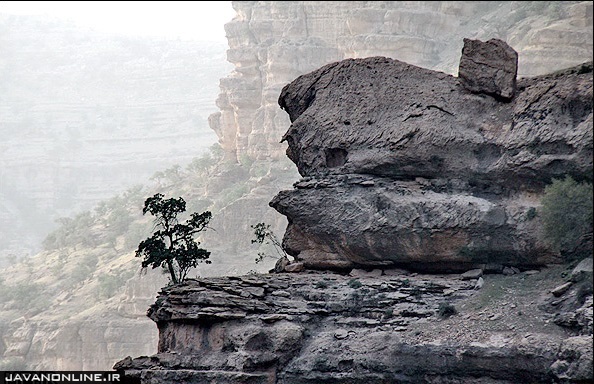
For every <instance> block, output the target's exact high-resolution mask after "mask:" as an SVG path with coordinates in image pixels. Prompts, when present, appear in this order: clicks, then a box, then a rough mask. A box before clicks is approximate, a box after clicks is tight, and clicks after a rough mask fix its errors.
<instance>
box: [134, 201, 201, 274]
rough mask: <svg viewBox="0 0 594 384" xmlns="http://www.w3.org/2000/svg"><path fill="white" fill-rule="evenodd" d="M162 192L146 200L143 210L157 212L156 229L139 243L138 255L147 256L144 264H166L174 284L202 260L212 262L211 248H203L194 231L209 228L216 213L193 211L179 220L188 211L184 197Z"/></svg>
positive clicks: (153, 265)
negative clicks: (208, 249)
mask: <svg viewBox="0 0 594 384" xmlns="http://www.w3.org/2000/svg"><path fill="white" fill-rule="evenodd" d="M163 197H164V196H163V195H162V194H160V193H157V194H155V195H154V196H152V197H149V198H147V199H146V200H145V202H144V208H143V210H142V214H143V215H144V214H146V213H150V214H151V215H153V216H155V220H154V225H155V229H156V231H155V232H154V233H153V235H152V236H151V237H149V238H147V239H146V240H143V241H142V242H140V244H139V245H138V249H137V250H136V257H143V260H142V267H143V268H147V267H149V266H151V267H152V268H153V269H154V268H158V267H162V268H167V270H168V271H169V274H170V277H171V282H172V283H173V284H177V283H181V282H183V281H184V280H185V278H186V276H187V274H188V272H189V270H190V269H191V268H195V267H197V266H198V263H199V262H205V263H206V264H210V260H208V258H209V257H210V252H208V251H206V250H205V249H202V248H199V247H198V245H199V244H200V243H199V242H197V241H196V240H194V235H195V234H197V233H198V232H201V231H203V230H205V229H206V228H207V226H208V223H209V221H210V219H211V217H212V215H211V213H210V212H209V211H205V212H203V213H200V214H199V213H196V212H194V213H192V214H191V217H190V218H189V219H188V220H186V222H185V224H181V223H179V220H178V217H177V216H178V215H179V214H180V213H182V212H185V211H186V202H185V201H184V199H183V198H181V197H180V198H177V199H174V198H170V199H164V198H163Z"/></svg>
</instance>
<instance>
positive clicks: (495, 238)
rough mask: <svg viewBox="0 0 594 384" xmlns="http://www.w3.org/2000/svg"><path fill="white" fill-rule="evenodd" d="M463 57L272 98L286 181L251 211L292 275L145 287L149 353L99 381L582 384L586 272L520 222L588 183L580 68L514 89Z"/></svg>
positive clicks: (492, 70) (508, 60) (475, 54)
mask: <svg viewBox="0 0 594 384" xmlns="http://www.w3.org/2000/svg"><path fill="white" fill-rule="evenodd" d="M463 55H464V56H463V57H462V60H461V62H460V72H461V73H463V74H464V78H455V77H452V76H450V75H447V74H444V73H441V72H436V71H432V70H427V69H422V68H419V67H415V66H412V65H409V64H406V63H403V62H400V61H397V60H392V59H389V58H385V57H371V58H366V59H347V60H343V61H341V62H337V63H332V64H329V65H326V66H324V67H322V68H320V69H318V70H316V71H313V72H311V73H309V74H306V75H303V76H300V77H298V78H297V79H296V80H295V81H293V82H292V83H291V84H288V85H287V86H286V87H284V88H283V90H282V92H281V95H280V98H279V104H280V106H281V107H282V108H283V109H285V110H286V112H287V113H288V114H289V117H290V119H291V121H292V125H291V127H290V128H289V130H288V131H287V133H286V134H285V136H284V138H283V139H284V140H286V141H287V142H288V150H287V154H288V156H289V157H290V158H291V160H293V161H294V162H295V164H296V165H297V167H298V169H299V172H300V173H301V174H302V175H303V176H304V178H303V179H302V180H300V181H299V182H297V183H295V185H294V187H295V188H294V189H293V190H291V191H282V192H281V193H279V195H278V196H277V197H276V198H275V199H274V200H273V201H272V202H271V205H272V206H273V207H275V208H276V209H278V210H279V211H280V212H281V213H283V214H285V215H286V216H287V218H288V221H289V226H288V229H287V232H286V234H285V238H284V241H283V244H284V246H285V248H286V249H287V250H288V251H289V253H291V254H292V255H293V256H295V259H296V261H297V263H291V264H289V265H288V266H286V267H285V269H284V272H291V271H300V273H294V274H290V273H279V274H269V275H252V276H236V277H222V278H206V279H196V280H190V281H187V282H185V283H183V284H180V285H177V286H173V287H168V288H165V289H163V290H162V291H161V293H160V295H159V297H158V299H157V301H156V303H155V304H154V305H152V306H151V307H150V309H149V311H148V316H149V317H150V318H151V319H152V320H153V321H155V323H156V324H157V327H158V328H159V347H158V351H157V353H156V354H155V355H152V356H150V357H146V356H143V357H138V358H135V359H132V358H131V357H127V358H126V359H124V360H122V361H120V362H118V363H117V364H116V365H115V366H114V369H118V370H122V371H124V372H125V374H126V375H127V376H128V377H129V378H130V379H131V380H133V381H134V382H137V383H142V384H146V383H161V384H167V383H178V382H203V381H208V382H212V383H227V384H229V383H231V384H233V383H262V384H263V383H267V384H271V383H277V384H309V383H312V384H313V383H329V384H346V383H360V382H365V383H372V384H375V383H377V384H380V383H387V382H398V383H444V382H445V383H448V382H456V383H461V384H470V383H492V384H511V383H518V382H528V381H534V382H542V383H545V382H560V383H579V382H588V381H591V380H592V346H591V339H592V289H591V285H592V267H591V265H592V260H591V258H588V259H585V260H583V261H582V262H581V263H580V265H578V266H577V267H576V268H574V269H573V270H572V271H571V272H570V273H568V272H569V271H565V272H564V274H565V275H566V276H568V277H567V278H564V274H563V273H562V270H563V269H564V268H565V267H564V266H562V265H557V266H555V265H549V266H548V267H547V266H546V264H549V263H551V262H558V261H559V260H558V259H556V258H555V256H556V255H555V254H554V252H553V250H552V247H551V246H550V244H546V241H545V239H543V238H542V237H540V233H539V228H541V227H542V224H541V223H539V222H538V221H536V220H535V217H530V216H531V215H530V214H529V209H530V208H533V209H534V208H535V207H536V206H538V201H539V198H540V194H541V193H542V190H543V188H544V185H545V184H546V183H547V182H549V181H550V179H551V178H553V177H557V176H561V175H566V174H568V175H571V176H573V177H575V178H578V179H580V180H587V181H590V182H591V180H592V149H593V148H592V104H591V100H592V63H591V62H590V63H586V64H582V65H580V66H578V67H575V68H570V69H567V70H564V71H559V72H558V73H555V74H550V75H546V76H541V77H535V78H532V79H528V80H522V81H520V82H518V83H516V68H517V66H516V65H517V55H516V53H515V52H514V51H513V49H511V48H510V47H508V46H507V45H506V44H505V43H504V42H503V41H501V40H489V41H488V42H486V43H483V42H481V41H469V40H467V41H465V49H464V54H463ZM590 238H591V228H590ZM587 246H589V251H588V252H587V253H589V254H591V251H592V248H591V247H592V244H591V243H590V244H589V245H587ZM290 266H292V267H291V268H289V267H290ZM297 266H299V267H300V268H297ZM360 266H364V267H367V270H363V269H356V268H355V269H353V267H360ZM394 266H404V267H406V268H407V269H408V270H416V271H421V273H425V272H427V271H430V272H435V270H441V271H443V270H446V271H450V272H451V271H456V270H458V271H462V270H465V269H468V268H471V267H476V269H473V270H468V271H466V272H465V273H463V274H462V275H453V274H450V275H435V274H434V275H423V274H422V275H419V274H418V273H417V272H414V273H411V272H408V271H406V270H402V269H397V268H394ZM533 266H537V267H539V268H541V269H538V270H534V269H533V270H529V269H527V268H528V267H533ZM303 267H305V268H311V269H317V270H325V271H323V272H321V271H305V272H302V271H303V269H302V268H303ZM516 267H522V269H524V271H523V272H521V271H520V269H519V268H516ZM372 268H375V269H373V270H371V269H372ZM330 269H335V270H342V272H343V273H342V274H338V273H332V272H328V270H330ZM281 272H283V271H281ZM347 272H348V275H347ZM488 272H489V273H491V275H486V273H488ZM483 274H485V275H483ZM549 324H550V325H549Z"/></svg>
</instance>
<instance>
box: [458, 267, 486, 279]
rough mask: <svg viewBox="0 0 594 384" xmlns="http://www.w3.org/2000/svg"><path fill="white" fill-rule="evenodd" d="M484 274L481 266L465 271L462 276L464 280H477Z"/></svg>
mask: <svg viewBox="0 0 594 384" xmlns="http://www.w3.org/2000/svg"><path fill="white" fill-rule="evenodd" d="M482 275H483V270H482V269H481V268H476V269H471V270H470V271H466V272H464V273H463V274H462V275H461V276H460V277H461V278H462V280H476V279H478V278H479V277H481V276H482Z"/></svg>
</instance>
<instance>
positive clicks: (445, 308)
mask: <svg viewBox="0 0 594 384" xmlns="http://www.w3.org/2000/svg"><path fill="white" fill-rule="evenodd" d="M457 313H458V311H457V310H456V307H454V306H453V305H452V304H450V303H440V304H439V307H438V308H437V314H438V315H439V317H441V318H442V319H447V318H448V317H450V316H453V315H455V314H457Z"/></svg>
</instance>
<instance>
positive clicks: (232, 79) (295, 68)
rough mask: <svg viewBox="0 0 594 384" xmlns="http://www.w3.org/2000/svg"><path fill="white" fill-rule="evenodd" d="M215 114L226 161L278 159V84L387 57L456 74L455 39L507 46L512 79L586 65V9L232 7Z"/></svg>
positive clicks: (284, 122) (378, 4) (459, 44)
mask: <svg viewBox="0 0 594 384" xmlns="http://www.w3.org/2000/svg"><path fill="white" fill-rule="evenodd" d="M233 7H234V9H235V10H236V11H237V16H236V17H235V18H234V19H233V20H232V21H231V22H229V23H228V24H227V25H226V26H225V29H226V32H227V37H228V41H229V51H228V54H227V57H228V60H229V61H230V62H231V63H233V64H234V66H235V69H234V71H233V73H232V74H231V75H229V76H228V77H226V78H225V79H222V80H221V93H220V95H219V98H218V100H217V106H218V107H219V109H220V112H217V113H216V114H214V115H212V116H211V118H210V120H209V121H210V125H211V127H212V128H213V129H214V130H215V131H216V132H217V135H218V136H219V141H220V143H221V145H222V146H223V148H224V149H225V151H226V154H227V157H228V158H229V159H233V160H237V161H241V162H245V161H246V157H251V158H257V159H270V160H274V159H278V158H282V157H283V156H284V151H285V149H286V146H285V145H284V144H279V141H280V138H281V137H282V134H283V133H284V132H285V130H286V127H287V126H288V125H289V122H288V119H287V117H286V115H285V114H283V113H282V111H279V110H278V107H277V104H276V101H277V98H278V95H279V93H280V91H281V89H282V87H283V86H284V85H286V84H287V83H289V82H291V81H293V80H294V79H295V78H296V77H298V76H300V75H303V74H305V73H308V72H310V71H313V70H315V69H316V68H319V67H321V66H324V65H326V64H328V63H332V62H336V61H340V60H343V59H347V58H364V57H371V56H385V57H390V58H392V59H396V60H400V61H403V62H406V63H409V64H413V65H416V66H420V67H423V68H428V69H432V70H437V71H442V72H445V73H448V74H451V75H456V74H457V71H458V67H459V62H460V52H461V51H462V49H463V39H464V38H469V39H473V40H474V39H480V40H483V41H487V40H491V39H499V40H502V41H506V42H507V43H508V44H509V45H510V46H511V47H513V49H514V50H515V51H517V52H518V53H519V56H520V57H519V60H518V76H520V77H526V76H536V75H543V74H546V73H550V72H551V71H554V70H558V69H562V68H568V67H571V66H574V65H577V64H580V63H583V62H585V61H588V60H591V58H592V46H593V44H592V2H588V1H580V2H519V1H501V2H448V1H432V2H400V1H373V2H361V1H335V2H332V3H326V2H308V1H305V2H304V1H291V2H283V1H281V2H279V1H258V2H253V1H234V2H233Z"/></svg>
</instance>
